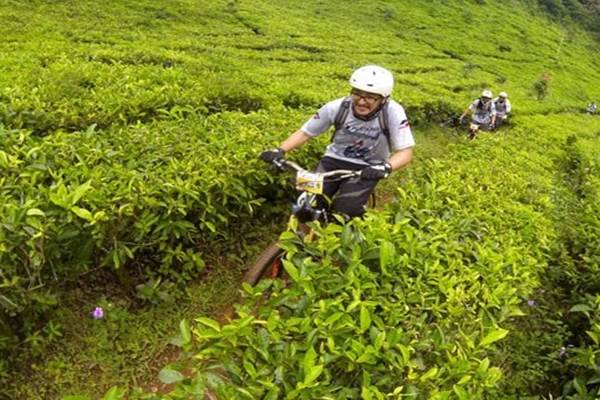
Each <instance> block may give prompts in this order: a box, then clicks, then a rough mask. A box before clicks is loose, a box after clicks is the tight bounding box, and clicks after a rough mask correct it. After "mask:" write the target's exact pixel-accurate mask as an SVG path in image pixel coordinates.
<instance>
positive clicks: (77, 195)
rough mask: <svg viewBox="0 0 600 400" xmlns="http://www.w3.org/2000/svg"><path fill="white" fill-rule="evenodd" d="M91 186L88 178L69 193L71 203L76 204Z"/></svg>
mask: <svg viewBox="0 0 600 400" xmlns="http://www.w3.org/2000/svg"><path fill="white" fill-rule="evenodd" d="M91 188H92V181H91V180H89V181H87V182H86V183H84V184H83V185H79V186H78V187H77V188H76V189H75V190H74V191H73V193H72V194H71V205H75V204H77V202H78V201H79V200H80V199H81V198H82V197H83V195H84V194H86V193H87V191H88V190H90V189H91Z"/></svg>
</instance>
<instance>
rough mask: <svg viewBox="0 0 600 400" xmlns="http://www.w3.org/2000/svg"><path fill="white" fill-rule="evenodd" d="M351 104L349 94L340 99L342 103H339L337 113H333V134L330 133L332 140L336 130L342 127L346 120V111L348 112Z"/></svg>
mask: <svg viewBox="0 0 600 400" xmlns="http://www.w3.org/2000/svg"><path fill="white" fill-rule="evenodd" d="M351 104H352V98H351V97H350V96H348V97H346V98H345V99H344V100H343V101H342V104H340V108H339V110H338V112H337V114H335V118H334V120H333V127H334V129H335V130H334V131H333V135H331V141H332V142H333V139H334V138H335V134H336V132H337V131H338V130H340V129H341V128H342V125H343V124H344V121H346V117H347V116H348V113H349V112H350V105H351Z"/></svg>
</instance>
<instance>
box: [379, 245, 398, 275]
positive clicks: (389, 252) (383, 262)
mask: <svg viewBox="0 0 600 400" xmlns="http://www.w3.org/2000/svg"><path fill="white" fill-rule="evenodd" d="M395 258H396V248H395V247H394V245H393V244H392V243H390V242H388V241H387V240H386V241H384V242H382V243H381V245H380V246H379V267H380V268H381V273H382V274H383V275H384V276H385V275H388V271H387V266H388V265H389V264H390V262H391V261H393V260H394V259H395Z"/></svg>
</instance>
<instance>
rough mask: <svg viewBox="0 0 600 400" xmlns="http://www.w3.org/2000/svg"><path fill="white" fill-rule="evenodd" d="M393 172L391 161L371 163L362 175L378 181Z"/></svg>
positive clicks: (366, 178) (364, 177) (363, 177)
mask: <svg viewBox="0 0 600 400" xmlns="http://www.w3.org/2000/svg"><path fill="white" fill-rule="evenodd" d="M391 172H392V166H391V165H390V164H389V163H383V164H377V165H370V166H368V167H367V168H364V169H363V170H362V171H361V173H360V177H361V179H365V180H369V181H378V180H379V179H383V178H387V177H388V176H389V175H390V173H391Z"/></svg>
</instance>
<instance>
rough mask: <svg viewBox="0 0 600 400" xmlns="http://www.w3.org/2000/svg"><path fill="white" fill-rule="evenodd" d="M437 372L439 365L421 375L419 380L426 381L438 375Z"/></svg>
mask: <svg viewBox="0 0 600 400" xmlns="http://www.w3.org/2000/svg"><path fill="white" fill-rule="evenodd" d="M437 373H438V368H437V367H432V368H431V369H430V370H429V371H427V372H425V373H424V374H423V375H421V377H420V378H419V380H420V381H421V382H425V381H426V380H429V379H431V378H434V377H435V376H436V375H437Z"/></svg>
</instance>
